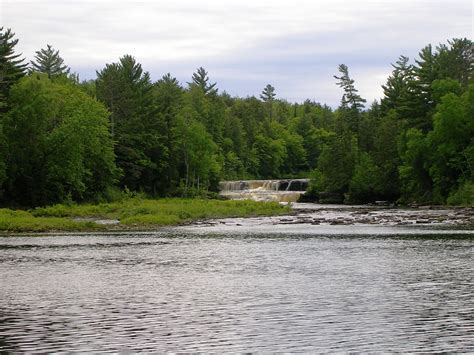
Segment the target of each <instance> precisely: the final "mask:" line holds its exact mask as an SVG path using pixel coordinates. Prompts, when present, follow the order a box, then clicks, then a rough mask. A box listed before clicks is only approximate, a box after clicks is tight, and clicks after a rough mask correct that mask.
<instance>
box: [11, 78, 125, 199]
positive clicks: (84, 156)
mask: <svg viewBox="0 0 474 355" xmlns="http://www.w3.org/2000/svg"><path fill="white" fill-rule="evenodd" d="M10 102H11V110H10V111H9V112H8V114H7V115H6V117H5V118H4V120H3V128H4V133H5V136H6V138H7V142H8V157H7V159H6V168H7V180H6V182H5V184H4V186H5V190H6V191H5V197H6V199H8V200H9V201H11V202H14V203H16V204H20V205H24V206H36V205H44V204H50V203H55V202H61V201H64V200H68V199H72V200H76V201H77V200H83V199H96V198H97V196H99V195H100V194H102V193H104V191H105V189H106V188H107V187H108V186H111V185H112V184H113V183H114V182H115V178H116V176H117V170H116V167H115V162H114V153H113V142H112V139H111V137H110V132H109V129H108V120H107V116H108V113H107V110H106V109H105V107H104V106H103V105H102V104H100V103H99V102H97V101H96V100H94V99H93V98H91V97H89V96H88V95H86V94H85V93H83V92H82V91H81V90H80V89H79V88H77V87H76V86H73V85H72V84H69V83H66V84H64V83H57V82H52V81H50V80H49V79H48V77H47V76H46V75H43V74H35V75H32V76H28V77H25V78H23V79H21V80H20V81H19V82H18V83H17V84H15V85H14V86H13V87H12V89H11V94H10Z"/></svg>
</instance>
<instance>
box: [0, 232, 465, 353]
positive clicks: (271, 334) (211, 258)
mask: <svg viewBox="0 0 474 355" xmlns="http://www.w3.org/2000/svg"><path fill="white" fill-rule="evenodd" d="M190 239H192V240H190ZM473 246H474V242H473V240H472V239H470V238H465V239H459V238H457V239H451V238H450V237H449V236H446V237H445V238H438V237H437V238H427V237H424V238H415V237H413V236H412V237H410V238H388V237H374V236H370V237H361V236H358V237H351V236H347V235H345V236H331V237H327V236H326V237H312V238H309V237H307V236H295V235H292V236H291V237H289V238H285V237H282V236H281V235H278V236H265V237H264V238H263V237H262V238H259V237H254V238H249V237H248V236H246V237H245V236H244V237H239V236H232V237H228V236H225V235H222V236H217V237H208V236H194V237H193V238H183V236H182V235H180V236H175V235H170V236H169V237H166V236H163V235H159V236H157V235H137V236H135V237H130V236H127V237H124V236H110V235H109V236H74V237H61V236H55V237H54V238H52V237H44V238H43V237H41V238H34V239H32V238H19V237H18V238H14V239H7V238H4V239H2V238H0V281H1V287H0V299H1V300H2V302H1V304H0V352H2V351H3V352H14V353H15V352H35V353H38V352H39V353H41V352H76V351H77V352H81V353H85V352H137V351H143V352H156V351H160V352H176V351H180V352H244V351H245V352H328V351H333V352H341V351H344V352H350V351H355V352H356V351H357V352H359V351H364V352H382V351H383V352H472V351H474V340H473V336H472V334H474V316H473V314H474V306H473V303H472V299H473V288H472V285H473V276H472V275H473V274H474V266H473V263H472V251H473Z"/></svg>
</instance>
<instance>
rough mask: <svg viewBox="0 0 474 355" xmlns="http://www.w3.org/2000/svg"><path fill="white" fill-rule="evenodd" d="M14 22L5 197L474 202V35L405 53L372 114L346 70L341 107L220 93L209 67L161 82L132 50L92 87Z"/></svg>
mask: <svg viewBox="0 0 474 355" xmlns="http://www.w3.org/2000/svg"><path fill="white" fill-rule="evenodd" d="M17 41H18V40H17V39H15V38H14V34H13V33H12V32H11V30H9V29H7V30H4V29H3V28H2V29H0V65H1V68H0V186H1V189H0V190H1V191H0V194H1V201H2V204H3V205H21V206H36V205H45V204H50V203H54V202H61V201H81V200H97V199H103V198H111V197H112V195H113V194H114V193H116V190H117V189H121V190H125V191H131V192H135V191H139V192H144V193H146V194H149V195H152V196H194V195H197V194H203V193H206V192H207V191H217V189H218V182H219V181H220V180H232V179H246V178H281V177H307V176H308V175H309V176H311V177H312V183H311V195H312V196H313V197H315V198H320V197H325V196H335V197H336V199H345V200H346V201H348V202H368V201H373V200H380V199H383V200H391V201H395V200H401V201H403V202H410V201H418V202H437V203H446V202H450V203H454V204H459V203H467V204H472V203H473V201H474V196H473V195H474V191H473V190H474V183H473V170H472V166H473V164H474V144H473V136H474V135H473V131H474V85H473V78H472V70H473V42H472V41H470V40H467V39H454V40H452V41H448V43H447V44H443V45H439V46H437V47H436V48H433V47H432V46H430V45H429V46H427V47H425V48H423V49H422V51H421V52H420V56H419V58H418V59H417V60H416V61H415V63H413V64H412V63H410V62H409V60H408V58H406V57H403V56H402V57H400V59H399V60H398V61H397V62H396V63H395V64H394V65H393V66H394V69H393V72H392V74H391V76H390V77H389V78H388V79H387V83H386V84H385V85H384V98H383V99H382V100H381V101H380V102H374V103H372V104H371V106H370V107H369V108H367V109H365V100H364V99H363V98H361V97H360V96H359V95H358V92H357V89H356V87H355V83H354V81H353V80H352V79H351V78H350V76H349V72H348V68H347V67H346V66H345V65H340V66H339V73H340V74H339V75H337V76H335V81H336V83H337V84H338V85H339V86H340V87H341V89H342V93H343V96H342V100H341V105H340V107H339V108H338V109H336V110H333V109H331V108H330V107H328V106H326V105H322V104H319V103H317V102H314V101H311V100H306V101H305V102H304V103H300V104H298V103H289V102H287V101H285V100H282V99H277V98H276V93H275V88H274V87H272V86H271V85H267V86H266V87H265V88H263V91H262V93H261V95H260V96H259V97H258V98H257V97H254V96H252V97H246V98H239V97H231V96H230V95H228V94H227V93H226V92H220V91H219V90H218V88H217V85H216V83H213V82H212V81H211V80H210V78H209V76H208V73H207V72H206V70H205V69H203V68H199V69H197V70H196V72H195V73H194V74H193V75H192V77H191V78H190V81H189V82H188V83H186V84H185V85H182V84H180V83H179V82H178V80H177V79H176V78H174V77H173V76H172V75H171V74H166V75H164V76H163V77H162V78H161V79H160V80H158V81H156V82H153V81H152V80H151V78H150V75H149V73H148V72H146V71H144V70H143V68H142V66H141V65H140V63H138V62H137V61H136V60H135V59H134V58H133V57H132V56H130V55H125V56H123V57H122V58H119V60H118V61H117V62H115V63H110V64H107V65H106V66H105V67H104V68H102V69H100V70H98V71H97V78H96V79H95V80H89V81H82V82H80V81H79V78H78V76H77V75H76V74H74V73H71V70H70V68H69V67H67V65H66V64H65V63H64V60H63V59H62V58H61V57H60V55H59V51H57V50H55V49H54V48H53V47H51V46H50V45H47V47H46V48H44V49H41V50H39V51H38V52H37V53H36V56H35V58H34V60H33V61H32V62H31V63H29V64H28V63H26V62H25V60H24V59H23V58H21V56H20V55H19V54H17V53H16V52H15V46H16V44H17Z"/></svg>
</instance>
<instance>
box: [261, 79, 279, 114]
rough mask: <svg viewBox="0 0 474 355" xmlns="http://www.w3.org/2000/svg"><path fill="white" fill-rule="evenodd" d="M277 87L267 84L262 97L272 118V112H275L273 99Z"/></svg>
mask: <svg viewBox="0 0 474 355" xmlns="http://www.w3.org/2000/svg"><path fill="white" fill-rule="evenodd" d="M275 96H276V94H275V88H274V87H273V86H271V85H270V84H267V86H265V88H264V89H263V91H262V93H261V95H260V98H261V99H262V100H263V102H264V103H265V105H266V106H267V111H268V116H269V117H270V120H271V119H272V116H273V115H272V113H273V101H274V100H275Z"/></svg>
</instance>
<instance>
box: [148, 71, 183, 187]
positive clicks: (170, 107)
mask: <svg viewBox="0 0 474 355" xmlns="http://www.w3.org/2000/svg"><path fill="white" fill-rule="evenodd" d="M183 94H184V91H183V88H182V87H181V86H180V85H179V82H178V80H177V79H176V78H174V77H173V76H171V74H170V73H168V74H166V75H163V77H162V78H161V79H160V80H158V81H157V82H156V83H155V84H154V87H153V101H154V105H156V108H157V114H158V115H159V116H160V119H161V120H162V127H163V128H162V133H163V134H164V137H165V143H164V145H165V149H164V151H163V156H164V157H165V159H164V161H165V171H166V174H165V175H164V176H165V177H164V180H165V181H164V184H163V185H164V186H163V188H164V189H165V190H170V189H173V188H175V187H176V186H177V185H178V183H179V170H178V169H179V162H180V157H179V151H178V148H179V145H180V142H179V139H178V138H179V132H178V117H177V116H178V113H179V110H180V107H181V105H182V98H183Z"/></svg>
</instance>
